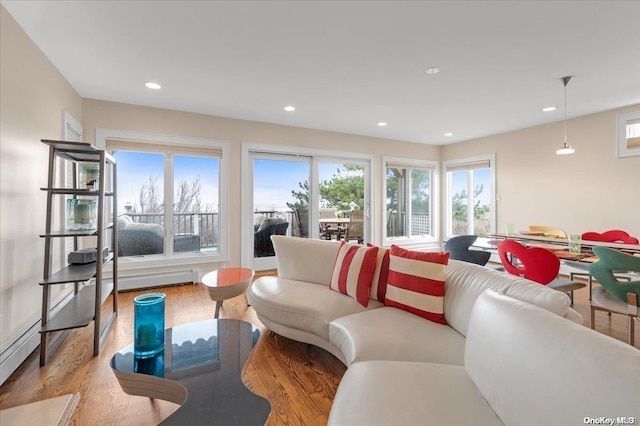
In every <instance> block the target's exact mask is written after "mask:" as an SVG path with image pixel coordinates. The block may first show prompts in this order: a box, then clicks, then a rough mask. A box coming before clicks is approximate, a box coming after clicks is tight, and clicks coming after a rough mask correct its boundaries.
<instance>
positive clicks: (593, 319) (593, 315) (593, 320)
mask: <svg viewBox="0 0 640 426" xmlns="http://www.w3.org/2000/svg"><path fill="white" fill-rule="evenodd" d="M589 310H590V313H591V322H590V324H589V326H590V327H591V329H592V330H595V329H596V310H595V309H593V306H590V307H589Z"/></svg>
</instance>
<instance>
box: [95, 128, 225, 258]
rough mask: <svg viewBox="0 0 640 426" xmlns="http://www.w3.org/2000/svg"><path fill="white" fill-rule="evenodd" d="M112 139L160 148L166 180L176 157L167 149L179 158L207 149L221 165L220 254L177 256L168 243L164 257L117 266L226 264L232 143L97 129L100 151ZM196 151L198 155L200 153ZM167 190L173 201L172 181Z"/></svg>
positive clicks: (158, 256)
mask: <svg viewBox="0 0 640 426" xmlns="http://www.w3.org/2000/svg"><path fill="white" fill-rule="evenodd" d="M110 139H120V140H122V139H124V140H131V141H134V142H135V143H136V144H148V146H149V147H150V148H151V149H152V150H153V148H154V147H157V148H158V151H157V153H161V154H163V155H164V156H165V160H164V161H165V165H164V173H165V180H166V179H167V174H168V173H169V174H170V175H171V176H173V158H172V157H173V154H168V153H167V152H166V151H167V150H171V148H172V147H174V148H176V149H178V150H179V151H180V154H179V155H195V156H201V155H202V152H203V150H208V149H211V150H212V151H217V152H219V154H220V155H219V157H218V156H217V155H212V156H211V157H215V158H219V162H220V163H219V173H220V176H219V186H220V187H219V193H218V251H217V252H215V253H207V252H185V253H180V254H175V253H172V250H169V251H167V250H166V247H167V242H166V241H165V252H164V253H163V254H162V255H153V256H143V257H121V258H119V259H118V261H119V264H118V267H119V268H120V269H121V270H133V269H146V268H155V267H166V266H181V265H193V264H201V263H214V262H227V261H228V260H229V239H228V235H229V178H228V170H229V169H228V167H229V142H228V141H224V140H216V139H202V138H194V137H189V136H175V135H163V134H153V133H144V132H136V131H129V130H117V129H100V128H99V129H96V147H97V148H98V149H107V141H108V140H110ZM189 148H192V149H193V150H194V153H193V154H189V153H188V150H189ZM163 150H164V151H163ZM196 152H198V153H199V154H198V153H196ZM170 157H171V158H170ZM164 191H165V192H164V194H165V198H164V199H165V200H167V199H172V198H173V182H172V181H169V183H168V184H167V182H165V187H164ZM167 194H168V195H167ZM170 210H172V209H170ZM167 214H169V213H168V212H167V211H165V219H166V215H167ZM172 214H173V211H171V213H170V215H171V216H172ZM165 232H169V231H168V229H165ZM165 239H166V235H165ZM169 245H170V244H169Z"/></svg>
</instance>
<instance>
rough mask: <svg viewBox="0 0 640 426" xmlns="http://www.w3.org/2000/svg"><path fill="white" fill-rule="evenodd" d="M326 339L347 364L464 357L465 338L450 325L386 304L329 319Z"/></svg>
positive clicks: (451, 360) (457, 362)
mask: <svg viewBox="0 0 640 426" xmlns="http://www.w3.org/2000/svg"><path fill="white" fill-rule="evenodd" d="M329 340H330V341H331V343H332V344H333V345H335V346H336V347H338V349H340V351H341V352H342V354H343V355H344V358H345V362H346V364H347V366H349V365H351V364H353V363H355V362H359V361H370V360H390V361H392V360H396V361H422V362H438V363H443V364H455V365H462V364H463V360H464V344H465V339H464V337H463V336H462V335H461V334H460V333H458V332H456V331H455V330H454V329H453V328H451V327H448V326H446V325H442V324H437V323H434V322H432V321H427V320H425V319H424V318H421V317H419V316H417V315H414V314H412V313H409V312H406V311H403V310H401V309H397V308H392V307H388V306H385V307H383V308H380V309H374V310H370V311H367V312H362V313H358V314H354V315H349V316H343V317H340V318H338V319H336V320H334V321H332V322H331V324H330V325H329Z"/></svg>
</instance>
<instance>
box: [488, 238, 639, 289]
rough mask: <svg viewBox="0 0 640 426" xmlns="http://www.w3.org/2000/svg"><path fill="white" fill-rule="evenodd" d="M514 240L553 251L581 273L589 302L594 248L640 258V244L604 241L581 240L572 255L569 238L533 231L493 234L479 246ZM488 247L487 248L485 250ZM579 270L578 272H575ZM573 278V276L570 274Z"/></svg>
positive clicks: (492, 245) (566, 263)
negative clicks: (607, 249) (606, 248)
mask: <svg viewBox="0 0 640 426" xmlns="http://www.w3.org/2000/svg"><path fill="white" fill-rule="evenodd" d="M507 238H508V239H512V240H516V241H520V242H521V243H523V244H525V245H527V246H529V247H542V248H545V249H547V250H550V251H552V252H553V253H554V254H555V255H556V256H558V258H559V259H560V261H561V262H562V264H563V265H565V266H568V267H569V268H573V269H574V273H581V274H584V275H585V276H588V277H587V281H588V284H589V300H591V289H592V286H593V279H592V277H591V274H589V265H590V264H592V263H595V262H597V261H598V256H596V255H595V254H594V253H593V247H598V246H600V247H608V248H611V249H615V250H619V251H621V252H623V253H626V254H630V255H632V256H640V245H638V244H623V243H609V242H603V241H591V240H581V242H580V252H579V253H571V252H570V251H569V250H568V246H569V241H568V239H567V238H560V237H557V236H550V235H545V234H544V233H542V232H532V231H519V232H517V233H513V234H506V233H491V234H488V235H487V239H486V240H484V241H482V242H481V243H480V244H482V245H481V246H479V247H480V248H483V249H490V248H491V247H492V248H493V249H496V248H497V246H498V244H500V242H501V241H502V240H504V239H507ZM485 247H486V248H485ZM575 270H577V271H575ZM620 272H621V273H622V276H621V277H620V278H621V279H623V280H626V279H630V278H629V277H627V276H626V274H625V272H626V271H620ZM569 275H570V276H571V277H573V275H572V274H571V272H570V274H569Z"/></svg>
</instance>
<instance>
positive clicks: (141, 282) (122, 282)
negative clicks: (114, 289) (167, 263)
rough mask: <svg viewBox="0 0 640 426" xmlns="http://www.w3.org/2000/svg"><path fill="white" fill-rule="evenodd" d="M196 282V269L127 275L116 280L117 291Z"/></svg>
mask: <svg viewBox="0 0 640 426" xmlns="http://www.w3.org/2000/svg"><path fill="white" fill-rule="evenodd" d="M197 281H198V271H197V270H196V269H188V270H184V271H172V272H162V273H158V274H142V275H129V276H127V277H119V278H118V290H119V291H126V290H137V289H143V288H149V287H159V286H163V285H172V284H183V283H195V282H197Z"/></svg>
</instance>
